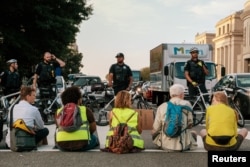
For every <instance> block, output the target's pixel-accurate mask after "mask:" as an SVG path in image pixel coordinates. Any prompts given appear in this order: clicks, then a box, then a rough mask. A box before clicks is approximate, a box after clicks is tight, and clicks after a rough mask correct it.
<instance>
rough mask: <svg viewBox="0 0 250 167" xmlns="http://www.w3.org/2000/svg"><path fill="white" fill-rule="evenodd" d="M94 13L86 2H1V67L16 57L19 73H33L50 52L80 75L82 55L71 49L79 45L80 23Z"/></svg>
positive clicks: (57, 0)
mask: <svg viewBox="0 0 250 167" xmlns="http://www.w3.org/2000/svg"><path fill="white" fill-rule="evenodd" d="M92 10H93V9H92V6H91V5H87V3H86V0H18V1H17V0H1V2H0V22H1V24H0V34H1V37H2V42H1V43H0V60H2V61H1V67H2V66H3V65H5V62H6V60H8V59H11V58H16V59H17V60H18V63H19V70H20V71H22V72H24V73H29V72H31V67H32V66H33V67H34V65H35V64H37V63H38V62H39V61H40V60H41V55H42V54H43V53H44V52H45V51H50V52H52V53H53V54H55V55H56V56H57V57H60V58H61V59H63V60H67V61H69V62H68V63H69V65H72V67H70V68H72V71H74V70H76V71H75V72H79V67H81V66H82V65H81V64H80V60H81V58H82V55H81V53H77V52H73V51H72V49H71V48H70V47H68V46H69V45H70V44H72V43H75V41H76V39H75V37H76V33H77V32H79V25H80V23H81V22H82V21H83V20H87V19H88V18H89V16H90V15H91V14H92ZM70 56H73V57H70ZM77 56H80V57H78V58H77ZM79 58H80V59H79ZM72 61H73V62H72ZM74 61H78V62H74ZM69 65H66V69H67V66H69ZM68 69H69V67H68ZM77 70H78V71H77Z"/></svg>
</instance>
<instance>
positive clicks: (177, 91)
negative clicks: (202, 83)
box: [169, 84, 185, 97]
mask: <svg viewBox="0 0 250 167" xmlns="http://www.w3.org/2000/svg"><path fill="white" fill-rule="evenodd" d="M184 91H185V87H184V86H183V85H181V84H174V85H172V86H171V87H170V89H169V92H170V97H174V96H179V95H181V94H183V93H184Z"/></svg>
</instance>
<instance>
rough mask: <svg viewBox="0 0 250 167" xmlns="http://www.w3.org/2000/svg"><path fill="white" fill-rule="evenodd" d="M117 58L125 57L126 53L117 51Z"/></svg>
mask: <svg viewBox="0 0 250 167" xmlns="http://www.w3.org/2000/svg"><path fill="white" fill-rule="evenodd" d="M115 57H116V58H117V57H124V54H123V53H117V55H116V56H115Z"/></svg>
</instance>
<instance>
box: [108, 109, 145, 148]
mask: <svg viewBox="0 0 250 167" xmlns="http://www.w3.org/2000/svg"><path fill="white" fill-rule="evenodd" d="M112 112H113V113H115V115H116V116H117V118H118V119H119V121H120V123H125V122H126V120H127V119H128V118H129V117H130V116H131V115H132V114H133V113H134V112H136V111H135V110H133V109H130V108H124V109H120V108H113V109H112ZM118 124H119V122H118V121H117V119H114V118H113V119H112V122H111V127H110V129H109V131H108V133H107V137H106V143H105V146H106V147H108V142H109V141H108V138H109V136H111V135H113V133H114V131H113V129H114V127H116V126H117V125H118ZM127 125H128V128H129V134H130V135H131V137H132V138H133V141H134V144H133V146H135V147H138V148H141V149H143V148H144V141H143V140H142V138H141V136H140V134H139V132H138V131H137V128H136V127H137V126H138V113H137V112H136V113H135V114H134V115H133V116H132V118H131V119H130V120H129V121H128V122H127Z"/></svg>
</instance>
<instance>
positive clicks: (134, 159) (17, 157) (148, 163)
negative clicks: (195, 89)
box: [0, 124, 250, 167]
mask: <svg viewBox="0 0 250 167" xmlns="http://www.w3.org/2000/svg"><path fill="white" fill-rule="evenodd" d="M47 127H48V128H49V130H50V134H49V136H48V145H43V146H40V147H38V150H37V151H32V152H22V153H18V152H11V151H10V150H7V149H0V166H3V167H8V166H10V167H12V166H17V165H18V166H19V167H22V166H25V167H33V166H38V167H40V166H53V167H57V166H58V167H59V166H60V167H61V166H94V167H95V166H98V167H113V166H114V167H117V166H119V167H123V166H124V167H125V166H126V167H128V166H133V167H137V166H138V167H141V166H143V167H158V166H159V167H164V166H168V167H176V166H178V167H179V166H187V167H189V166H192V167H194V166H201V167H203V166H204V167H205V166H207V160H208V157H207V155H208V153H207V152H206V151H205V150H204V148H203V145H202V141H201V138H200V137H198V141H197V143H198V147H197V149H196V150H193V151H187V152H183V153H167V152H164V151H162V150H158V149H157V148H156V147H155V145H154V144H153V143H152V140H151V136H150V131H149V130H145V131H143V133H142V137H143V139H144V141H145V148H146V149H145V151H143V152H141V153H134V154H122V155H117V154H112V153H106V152H101V151H100V147H101V148H102V147H103V146H104V141H105V136H106V132H107V130H108V127H107V126H105V127H101V126H98V131H97V133H98V135H99V140H100V147H97V148H96V149H94V150H92V151H88V152H61V151H59V150H58V149H53V146H54V138H53V135H54V129H55V126H54V125H48V126H47ZM202 128H204V126H202V125H201V126H197V127H195V128H194V130H196V131H197V132H199V131H200V130H201V129H202ZM246 128H247V129H248V130H249V131H250V125H249V124H247V125H246ZM239 151H250V134H249V135H248V136H247V139H246V140H244V142H243V144H242V146H241V147H240V150H239Z"/></svg>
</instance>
